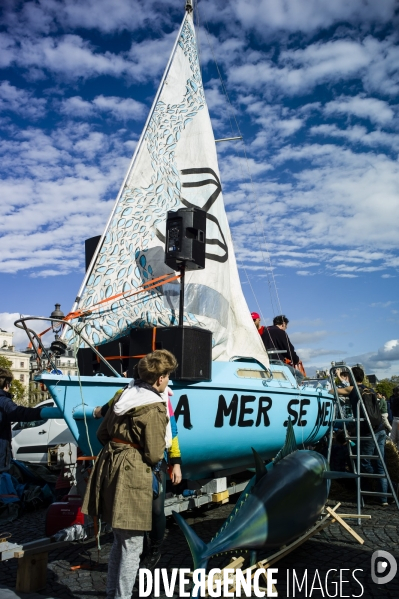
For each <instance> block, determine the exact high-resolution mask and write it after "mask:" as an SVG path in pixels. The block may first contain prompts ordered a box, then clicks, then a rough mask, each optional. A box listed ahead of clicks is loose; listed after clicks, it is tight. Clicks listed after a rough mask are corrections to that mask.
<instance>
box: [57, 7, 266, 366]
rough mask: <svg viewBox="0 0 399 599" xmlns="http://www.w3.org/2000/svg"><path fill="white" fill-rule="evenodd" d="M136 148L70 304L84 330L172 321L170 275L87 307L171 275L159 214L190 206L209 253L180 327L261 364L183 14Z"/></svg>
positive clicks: (189, 24)
mask: <svg viewBox="0 0 399 599" xmlns="http://www.w3.org/2000/svg"><path fill="white" fill-rule="evenodd" d="M138 148H139V149H138V150H137V154H136V155H135V157H134V159H133V160H132V164H131V165H130V167H129V171H128V174H127V178H126V183H125V186H124V188H123V189H122V190H121V193H120V195H119V196H118V198H117V201H116V205H115V208H114V212H113V216H112V218H111V220H110V222H109V224H108V226H107V229H106V231H105V233H104V237H103V239H102V241H101V249H100V251H99V254H98V256H97V258H96V260H95V261H94V263H93V264H92V265H91V268H90V272H89V274H88V280H87V283H86V285H85V286H84V287H83V289H82V291H81V293H80V295H81V297H80V300H79V301H78V303H77V304H75V306H74V309H82V310H92V309H93V313H92V315H91V316H90V317H86V322H87V325H86V326H85V327H84V329H83V334H84V335H86V336H87V337H88V338H89V339H90V341H91V342H92V343H93V344H94V345H99V344H102V343H106V342H108V341H109V340H110V339H114V338H116V337H119V336H121V335H124V334H126V333H127V332H128V331H129V330H130V329H131V328H132V327H143V326H157V327H159V326H170V325H171V324H176V323H177V319H178V311H179V282H178V281H174V282H173V283H169V284H168V285H164V286H162V287H158V288H157V290H153V291H149V292H147V293H145V294H139V295H135V296H131V297H130V298H128V299H120V298H118V299H115V300H114V301H113V303H112V302H110V304H102V305H101V308H99V307H96V306H95V307H94V308H93V305H94V304H97V303H98V302H99V301H101V300H103V299H104V298H107V297H113V296H114V295H116V294H118V293H121V292H122V291H126V292H130V293H133V292H136V291H137V290H138V289H140V287H141V286H142V285H143V283H146V282H148V281H149V280H151V279H152V278H156V277H158V276H161V275H163V274H165V273H168V272H169V273H171V274H172V275H173V274H174V273H173V271H171V270H170V269H169V268H168V267H166V266H165V264H164V251H165V242H164V239H165V230H166V227H165V222H166V213H167V211H168V210H177V209H179V208H182V207H185V206H186V207H190V206H196V207H198V208H201V209H204V210H205V211H206V212H207V231H206V255H207V257H206V262H205V269H204V270H197V271H190V272H187V273H186V287H185V314H184V317H185V323H184V324H185V325H186V326H199V327H202V328H207V329H209V330H211V331H212V333H213V340H212V341H213V355H212V357H213V360H225V361H228V360H230V359H231V358H233V357H235V356H247V357H253V358H256V359H258V360H259V361H260V362H262V363H263V364H264V365H266V366H267V365H268V363H269V361H268V356H267V353H266V351H265V348H264V346H263V342H262V340H261V337H260V335H259V333H258V331H257V329H256V327H255V326H254V324H253V321H252V317H251V314H250V311H249V309H248V306H247V303H246V301H245V299H244V295H243V292H242V289H241V284H240V280H239V275H238V269H237V264H236V260H235V255H234V248H233V243H232V239H231V235H230V229H229V224H228V221H227V216H226V212H225V208H224V203H223V196H222V193H221V183H220V174H219V167H218V161H217V154H216V145H215V140H214V134H213V131H212V126H211V121H210V117H209V113H208V108H207V105H206V100H205V94H204V89H203V84H202V79H201V72H200V68H199V62H198V55H197V44H196V37H195V31H194V26H193V20H192V15H190V14H186V16H185V19H184V21H183V25H182V30H181V34H180V36H179V38H178V44H177V46H176V49H175V52H174V54H173V57H172V61H171V64H170V68H169V70H168V71H167V73H166V77H165V81H164V84H163V85H162V87H161V88H160V94H159V97H158V100H157V102H156V104H155V106H154V107H153V111H152V113H151V118H150V120H149V122H148V124H147V127H146V129H145V130H144V132H143V138H142V143H141V144H140V145H139V146H138ZM193 169H196V172H194V173H193V172H191V173H188V172H187V170H193ZM198 171H201V172H198ZM201 183H204V184H202V185H201ZM196 184H198V186H196ZM193 185H194V187H193ZM248 234H251V232H250V231H248ZM71 334H72V333H71ZM68 335H69V333H67V334H66V337H67V338H68ZM71 341H72V339H71Z"/></svg>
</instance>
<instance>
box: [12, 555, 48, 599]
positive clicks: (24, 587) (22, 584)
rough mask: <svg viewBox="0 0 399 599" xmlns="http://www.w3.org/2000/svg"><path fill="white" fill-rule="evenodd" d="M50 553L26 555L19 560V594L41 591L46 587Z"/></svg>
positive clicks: (17, 585) (17, 587)
mask: <svg viewBox="0 0 399 599" xmlns="http://www.w3.org/2000/svg"><path fill="white" fill-rule="evenodd" d="M47 562H48V551H43V552H42V553H36V554H34V555H24V556H23V557H20V558H19V559H18V570H17V583H16V587H15V588H16V590H17V591H18V592H19V593H32V592H35V591H41V590H43V589H44V588H45V586H46V577H47Z"/></svg>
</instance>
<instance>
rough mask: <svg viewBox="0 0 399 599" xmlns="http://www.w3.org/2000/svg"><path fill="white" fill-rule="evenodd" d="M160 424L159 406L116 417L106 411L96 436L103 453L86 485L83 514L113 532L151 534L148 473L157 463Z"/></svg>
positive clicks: (161, 406) (160, 447)
mask: <svg viewBox="0 0 399 599" xmlns="http://www.w3.org/2000/svg"><path fill="white" fill-rule="evenodd" d="M166 424H167V414H166V406H165V404H164V403H162V402H156V403H153V404H149V405H144V406H139V407H138V408H134V409H132V410H130V411H129V412H127V413H126V414H123V415H122V416H116V415H115V413H114V411H113V410H108V412H107V414H106V416H105V418H104V420H103V421H102V423H101V424H100V426H99V429H98V431H97V437H98V439H99V441H100V442H101V443H102V444H103V445H104V448H103V449H102V450H101V452H100V454H99V455H98V457H97V460H96V463H95V466H94V468H93V471H92V473H91V476H90V479H89V482H88V485H87V489H86V493H85V497H84V500H83V506H82V512H83V513H84V514H89V515H90V516H100V517H101V519H102V520H103V521H105V522H107V523H108V524H110V525H111V526H112V527H113V528H123V529H127V530H139V531H146V530H151V524H152V522H151V513H152V469H151V467H152V466H154V465H155V464H156V463H157V462H158V461H159V460H160V459H161V458H162V457H163V454H164V450H165V431H166ZM112 439H120V440H121V441H127V442H128V443H134V444H137V445H139V446H140V448H139V449H138V448H135V447H132V446H131V445H128V444H126V443H118V442H115V441H113V440H112Z"/></svg>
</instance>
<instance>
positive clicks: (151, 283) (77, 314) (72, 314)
mask: <svg viewBox="0 0 399 599" xmlns="http://www.w3.org/2000/svg"><path fill="white" fill-rule="evenodd" d="M180 276H181V275H180V274H179V275H175V276H173V277H169V275H161V276H160V277H157V278H155V279H151V281H147V282H146V283H143V284H142V285H140V287H145V289H140V290H139V291H135V292H134V293H130V294H129V295H126V293H128V292H127V291H122V292H121V293H117V294H116V295H112V296H111V297H107V298H106V299H103V300H101V301H100V302H97V303H95V304H93V305H92V307H91V310H76V311H75V312H69V314H67V315H66V316H65V317H64V319H63V320H65V321H68V320H73V319H74V318H80V317H81V316H89V315H90V314H92V313H93V308H94V307H95V306H99V305H101V304H105V303H107V302H111V301H112V300H114V299H116V298H118V297H121V296H123V299H127V298H129V297H133V296H134V295H138V294H139V293H145V292H146V291H151V290H152V289H155V288H156V287H161V285H166V283H171V282H172V281H175V280H176V279H179V278H180ZM165 277H169V278H167V279H166V280H165ZM160 279H164V280H161V281H160ZM157 281H160V282H159V283H157ZM154 283H156V284H154ZM50 329H51V327H49V328H48V329H46V330H45V331H43V332H42V333H40V334H39V337H41V336H42V335H44V334H45V333H47V332H48V331H49V330H50ZM154 335H155V333H153V341H152V345H153V347H154V346H155V345H154V344H155V337H154ZM30 346H31V344H29V346H28V347H30ZM153 351H154V350H153ZM118 357H119V356H118ZM130 357H136V356H130ZM137 357H138V356H137Z"/></svg>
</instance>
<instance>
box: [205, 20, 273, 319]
mask: <svg viewBox="0 0 399 599" xmlns="http://www.w3.org/2000/svg"><path fill="white" fill-rule="evenodd" d="M198 13H199V11H198ZM198 25H199V16H198ZM204 25H205V32H206V36H207V40H208V43H209V46H210V49H211V53H212V58H213V60H214V62H215V66H216V70H217V73H218V76H219V79H220V84H221V86H222V90H223V93H224V95H225V97H226V100H227V103H228V105H229V107H230V110H231V114H232V118H233V119H234V122H235V126H236V130H237V132H238V134H239V135H240V136H241V137H242V141H243V145H244V147H243V153H244V158H245V162H246V166H247V173H248V177H249V180H250V184H251V188H252V196H253V197H254V199H255V207H256V211H257V214H256V216H257V217H258V221H259V224H260V229H261V233H262V237H263V244H264V248H265V252H266V256H267V260H266V259H265V257H264V252H263V247H262V244H260V251H261V254H262V258H263V261H264V263H265V265H267V263H268V266H266V268H267V269H268V270H269V271H270V275H271V279H272V284H273V286H274V291H275V296H276V300H277V305H278V308H279V310H280V314H282V313H283V311H282V308H281V303H280V297H279V294H278V290H277V284H276V280H275V277H274V272H273V267H272V263H271V258H270V252H269V249H268V244H267V240H266V234H265V230H264V228H263V225H262V220H261V218H260V217H261V211H260V208H259V203H258V198H257V194H256V193H255V189H254V183H253V179H252V174H251V170H250V167H249V160H248V155H247V151H246V147H245V141H244V138H243V135H242V133H241V129H240V127H239V124H238V121H237V118H236V116H235V114H234V108H233V105H232V103H231V101H230V98H229V95H228V93H227V89H226V86H225V83H224V80H223V78H222V75H221V72H220V69H219V65H218V63H217V60H216V56H215V52H214V48H213V44H212V42H211V39H210V34H209V29H208V24H207V22H206V21H204ZM228 118H229V121H230V127H231V131H232V135H234V128H233V123H232V120H231V116H230V114H229V115H228ZM240 168H242V167H241V162H240ZM252 196H250V198H251V197H252ZM267 278H268V286H269V294H270V300H271V304H272V311H273V313H274V315H275V308H274V305H273V297H272V292H271V283H270V280H269V275H268V274H267Z"/></svg>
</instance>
